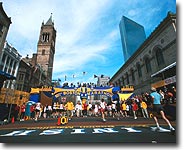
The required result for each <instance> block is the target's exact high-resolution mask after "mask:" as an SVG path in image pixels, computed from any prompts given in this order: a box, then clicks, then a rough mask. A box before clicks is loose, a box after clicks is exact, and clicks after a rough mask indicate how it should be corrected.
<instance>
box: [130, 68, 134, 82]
mask: <svg viewBox="0 0 184 150" xmlns="http://www.w3.org/2000/svg"><path fill="white" fill-rule="evenodd" d="M131 75H132V81H133V82H134V81H135V75H134V70H133V69H131Z"/></svg>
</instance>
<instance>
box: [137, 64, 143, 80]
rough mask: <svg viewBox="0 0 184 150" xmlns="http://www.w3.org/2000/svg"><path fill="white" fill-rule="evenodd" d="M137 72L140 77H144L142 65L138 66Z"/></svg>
mask: <svg viewBox="0 0 184 150" xmlns="http://www.w3.org/2000/svg"><path fill="white" fill-rule="evenodd" d="M137 72H138V76H139V77H142V70H141V65H140V64H137Z"/></svg>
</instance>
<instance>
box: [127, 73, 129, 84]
mask: <svg viewBox="0 0 184 150" xmlns="http://www.w3.org/2000/svg"><path fill="white" fill-rule="evenodd" d="M126 78H127V84H129V76H128V72H127V73H126Z"/></svg>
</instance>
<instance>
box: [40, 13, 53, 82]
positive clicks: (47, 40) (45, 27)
mask: <svg viewBox="0 0 184 150" xmlns="http://www.w3.org/2000/svg"><path fill="white" fill-rule="evenodd" d="M55 41H56V30H55V28H54V22H53V21H52V14H51V16H50V18H49V20H48V21H47V22H46V23H45V24H44V22H43V23H42V26H41V30H40V36H39V40H38V45H37V64H39V65H40V67H41V68H42V70H43V72H44V74H45V75H46V82H45V83H46V84H47V85H51V82H52V71H53V62H54V54H55Z"/></svg>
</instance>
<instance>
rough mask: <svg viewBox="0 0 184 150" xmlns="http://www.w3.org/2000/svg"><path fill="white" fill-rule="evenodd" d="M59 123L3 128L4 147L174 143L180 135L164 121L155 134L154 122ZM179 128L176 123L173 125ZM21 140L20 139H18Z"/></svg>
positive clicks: (85, 120)
mask: <svg viewBox="0 0 184 150" xmlns="http://www.w3.org/2000/svg"><path fill="white" fill-rule="evenodd" d="M57 121H58V120H57V119H53V118H52V119H40V120H39V121H38V122H34V121H33V120H29V121H24V122H15V123H14V124H7V125H2V126H1V129H0V142H1V143H68V142H70V143H150V144H153V143H173V144H176V133H171V132H170V130H168V126H166V124H165V123H164V122H163V121H162V120H160V125H161V127H162V128H161V130H160V131H154V129H155V124H154V121H153V120H152V119H144V118H138V119H137V120H134V119H133V118H132V117H130V118H121V119H120V120H119V121H118V120H116V118H110V117H109V118H107V121H106V122H102V120H101V118H99V117H86V118H75V117H74V118H73V119H72V120H70V121H69V122H68V123H67V124H64V125H62V124H61V125H57V123H58V122H57ZM172 124H173V125H174V127H175V128H176V124H175V122H172ZM17 137H18V138H17Z"/></svg>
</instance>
